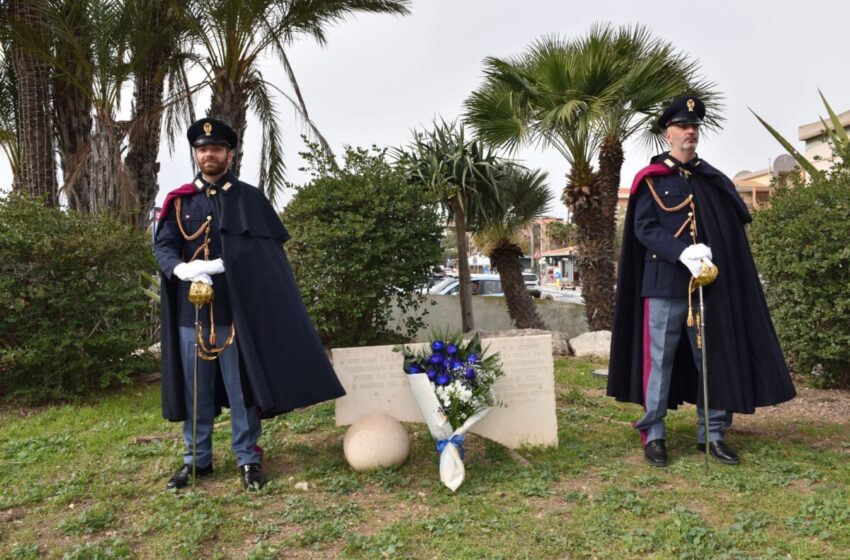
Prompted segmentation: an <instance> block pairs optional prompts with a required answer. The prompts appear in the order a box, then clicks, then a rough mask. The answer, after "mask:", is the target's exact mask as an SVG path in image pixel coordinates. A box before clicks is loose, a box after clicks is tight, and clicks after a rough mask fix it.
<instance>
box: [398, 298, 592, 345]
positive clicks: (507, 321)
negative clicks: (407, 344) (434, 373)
mask: <svg viewBox="0 0 850 560" xmlns="http://www.w3.org/2000/svg"><path fill="white" fill-rule="evenodd" d="M428 299H429V300H430V301H428V302H426V303H425V308H426V309H427V310H428V314H427V315H426V316H425V319H424V320H425V328H423V329H421V330H420V331H419V332H418V333H416V337H415V339H416V341H426V340H428V337H429V335H430V334H431V330H432V329H434V328H437V329H441V330H445V329H448V330H449V331H459V330H460V326H461V325H460V303H459V301H458V298H457V296H428ZM430 302H433V305H431V303H430ZM534 303H535V305H536V306H537V313H539V314H540V318H541V319H543V322H544V323H545V324H546V328H547V329H548V330H550V331H558V332H562V333H564V334H565V335H566V337H567V339H570V338H574V337H576V336H578V335H580V334H582V333H585V332H587V319H585V316H584V305H581V304H579V303H572V302H567V301H555V300H550V299H535V300H534ZM472 316H473V318H474V319H475V327H476V329H478V330H481V331H488V332H489V331H505V330H511V329H514V328H516V327H514V324H513V322H512V321H511V318H510V315H508V306H507V304H506V303H505V298H502V297H487V296H473V297H472ZM400 319H401V314H400V312H399V311H398V309H396V310H395V315H394V318H393V321H391V326H396V325H398V324H399V322H400Z"/></svg>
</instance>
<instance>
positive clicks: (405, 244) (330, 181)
mask: <svg viewBox="0 0 850 560" xmlns="http://www.w3.org/2000/svg"><path fill="white" fill-rule="evenodd" d="M302 156H304V157H305V159H306V160H307V162H308V164H309V166H310V170H311V171H312V175H313V180H312V181H311V182H310V183H309V184H307V185H304V186H302V187H297V192H296V194H295V197H294V198H293V199H292V200H291V201H290V202H289V204H288V205H287V206H286V208H285V209H284V211H283V221H284V223H285V224H286V226H287V228H289V231H290V233H291V234H292V240H291V241H289V243H287V245H286V247H287V251H288V252H289V255H290V258H291V259H292V264H293V269H294V271H295V276H296V278H297V280H298V287H299V289H300V290H301V295H302V296H303V297H304V302H305V303H306V305H307V308H308V310H309V312H310V315H311V316H312V318H313V321H314V322H315V323H316V327H317V329H318V331H319V335H320V336H321V338H322V341H323V342H324V343H325V344H326V345H328V346H361V345H366V344H373V343H376V342H391V341H396V340H398V338H400V337H401V336H405V335H409V336H412V334H413V333H414V332H415V331H416V330H418V329H419V328H420V327H421V324H422V320H421V315H422V313H419V314H418V315H417V313H416V312H417V311H420V312H421V311H422V309H421V306H422V303H423V302H424V297H422V296H421V295H420V294H418V293H417V289H418V288H420V287H421V286H422V285H424V284H425V282H426V281H427V278H428V274H429V271H430V270H431V268H432V267H433V266H434V265H436V264H437V261H438V259H439V257H440V235H441V227H440V225H439V224H440V219H439V216H438V214H437V207H436V204H435V202H434V200H433V199H432V198H430V195H429V194H428V193H427V192H426V191H425V190H424V189H423V188H422V187H420V186H418V185H413V184H409V183H408V182H407V180H406V178H405V176H404V175H403V174H402V172H401V171H400V170H398V169H396V168H395V167H394V166H392V165H391V164H390V163H388V162H387V158H386V150H379V149H377V148H373V149H372V150H371V151H368V150H365V149H362V148H348V149H347V150H346V153H345V156H344V165H343V168H342V169H337V168H336V166H335V165H334V163H333V160H331V159H329V158H328V157H327V156H325V155H323V154H322V153H321V151H320V150H319V149H318V148H317V147H316V146H314V145H313V146H311V152H309V153H305V154H302ZM393 305H397V306H399V307H400V308H401V309H402V310H404V311H405V314H406V315H409V316H410V319H408V320H407V322H406V324H405V325H404V328H403V330H404V333H395V335H394V334H393V333H392V332H391V331H390V328H389V326H388V323H389V318H390V312H391V309H392V306H393ZM411 312H412V313H411Z"/></svg>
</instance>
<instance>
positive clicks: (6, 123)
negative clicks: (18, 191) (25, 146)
mask: <svg viewBox="0 0 850 560" xmlns="http://www.w3.org/2000/svg"><path fill="white" fill-rule="evenodd" d="M17 106H18V84H17V83H16V81H15V73H14V72H13V71H12V64H11V60H10V54H9V42H8V41H7V40H5V38H4V39H2V40H0V149H2V150H3V153H4V154H6V159H7V160H8V161H9V167H10V168H11V170H12V177H13V179H12V181H13V182H14V181H15V180H16V179H15V177H17V175H18V169H19V168H20V145H19V144H18V124H17V116H16V114H15V109H16V108H17Z"/></svg>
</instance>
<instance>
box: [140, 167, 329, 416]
mask: <svg viewBox="0 0 850 560" xmlns="http://www.w3.org/2000/svg"><path fill="white" fill-rule="evenodd" d="M228 183H229V184H230V186H229V187H228V186H227V184H228ZM219 185H221V187H220V188H217V189H216V190H217V193H216V194H215V195H214V196H215V199H216V200H215V203H214V204H213V205H212V206H211V208H212V218H213V222H212V224H213V227H214V228H216V229H217V232H218V234H219V235H220V246H221V255H220V256H221V258H222V260H223V261H224V267H225V273H224V274H225V275H226V290H227V296H228V299H229V302H230V308H231V309H230V311H231V313H232V318H233V323H234V324H235V326H236V343H237V347H238V349H239V359H240V369H241V372H242V375H243V379H242V385H243V392H244V394H245V397H246V401H247V402H246V404H247V405H249V406H250V405H256V406H257V407H258V408H259V410H260V413H261V415H262V417H264V418H270V417H273V416H276V415H278V414H281V413H282V412H286V411H289V410H293V409H295V408H301V407H305V406H309V405H312V404H316V403H319V402H322V401H326V400H330V399H335V398H338V397H341V396H343V395H344V394H345V391H344V390H343V388H342V385H340V383H339V380H338V379H337V377H336V374H335V372H334V370H333V367H332V366H331V364H330V362H329V360H328V358H327V355H326V353H325V350H324V347H323V346H322V344H321V342H320V340H319V337H318V334H317V333H316V329H315V327H314V326H313V323H312V321H311V319H310V317H309V315H308V314H307V309H306V308H305V306H304V303H303V301H302V300H301V295H300V293H299V292H298V287H297V285H296V283H295V278H294V276H293V274H292V270H291V268H290V265H289V260H288V259H287V257H286V253H285V251H284V249H283V243H284V242H285V241H286V240H288V239H289V233H288V232H287V231H286V228H285V227H284V226H283V223H281V221H280V218H279V217H278V215H277V214H276V213H275V211H274V209H273V208H272V206H271V204H269V202H268V200H267V199H266V198H265V196H263V194H262V193H261V192H260V191H259V190H257V189H256V188H255V187H253V186H251V185H249V184H247V183H243V182H241V181H239V180H238V179H236V177H234V176H233V175H231V174H227V175H225V176H224V177H223V178H222V179H221V180H220V181H219ZM205 186H206V185H205V184H204V183H203V181H201V180H200V179H196V181H195V183H194V184H189V185H183V186H182V187H180V188H179V189H177V190H176V191H172V193H170V194H169V196H168V197H166V202H165V203H164V204H163V210H162V214H161V218H160V219H161V221H162V224H163V226H162V227H160V228H159V229H158V230H157V235H156V240H155V245H156V253H157V258H158V261H159V263H160V268H161V270H160V274H161V280H162V282H161V286H162V290H161V302H162V303H161V313H162V345H161V349H162V358H161V367H162V413H163V417H164V418H166V419H167V420H171V421H183V420H185V419H186V417H187V411H186V409H185V405H184V402H185V401H184V393H183V375H182V366H181V364H180V350H179V337H178V326H179V325H178V324H179V322H180V321H179V320H178V319H179V315H178V312H179V307H178V300H179V298H180V297H181V296H182V297H185V293H181V292H182V291H181V289H180V281H179V279H177V278H176V277H173V275H172V271H173V268H174V266H175V265H176V264H177V262H175V261H174V259H173V255H174V252H175V251H176V252H177V254H182V251H183V247H182V246H181V247H175V246H174V244H175V241H174V239H173V237H169V236H168V233H169V231H172V232H173V229H170V225H171V224H173V222H174V220H175V217H174V204H173V203H172V200H173V199H174V197H176V196H180V197H182V198H183V200H184V201H185V200H187V199H189V198H191V197H198V196H207V189H206V188H205ZM210 198H213V197H212V196H210ZM191 206H192V207H196V206H197V207H200V205H191ZM216 214H217V215H216ZM190 215H191V214H190ZM190 229H191V226H189V227H187V228H186V230H187V233H191V231H190ZM181 241H182V240H181ZM166 246H170V250H166ZM164 255H165V257H164ZM168 255H170V256H168ZM215 256H216V255H211V256H210V258H215ZM181 305H182V304H181ZM216 323H219V321H218V319H217V320H216ZM228 334H229V332H223V333H219V336H220V337H221V336H227V335H228ZM220 387H221V384H217V390H216V401H217V404H218V405H219V406H222V405H224V406H226V398H227V396H226V393H225V391H223V390H218V389H219V388H220Z"/></svg>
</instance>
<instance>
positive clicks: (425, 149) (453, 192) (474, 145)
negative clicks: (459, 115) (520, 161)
mask: <svg viewBox="0 0 850 560" xmlns="http://www.w3.org/2000/svg"><path fill="white" fill-rule="evenodd" d="M399 161H400V163H401V165H403V166H404V167H405V168H406V170H407V173H408V174H409V175H410V178H411V180H412V181H416V182H419V183H421V184H423V185H425V186H426V187H428V188H430V189H431V190H433V191H434V193H435V195H436V196H437V199H438V200H439V201H440V202H441V204H442V206H443V209H444V211H445V212H446V216H447V220H448V222H449V223H451V222H452V221H453V222H454V224H455V233H456V235H457V258H458V276H459V280H460V282H459V283H460V315H461V325H462V327H461V328H462V329H463V332H469V331H471V330H473V329H474V328H475V320H474V318H473V316H472V293H471V291H470V288H471V286H470V273H469V260H468V252H469V251H468V245H467V239H466V234H467V227H468V226H469V225H473V229H474V227H475V226H477V223H478V219H479V215H480V214H483V213H485V212H487V211H488V210H491V209H492V207H493V206H495V205H498V204H499V195H498V192H497V191H496V190H495V186H494V185H495V183H496V181H497V178H498V175H499V173H501V168H502V167H503V164H502V163H501V162H500V160H499V159H498V158H497V157H496V155H495V154H494V153H493V152H492V151H490V150H487V149H485V148H483V147H482V146H481V145H480V143H479V142H476V141H469V140H467V138H466V133H465V131H464V129H463V126H458V125H457V123H454V122H452V123H446V122H445V121H441V123H439V124H438V123H434V128H433V129H432V130H429V131H427V132H424V133H422V132H414V135H413V142H412V143H411V145H410V146H409V148H408V150H407V151H406V152H405V151H400V152H399Z"/></svg>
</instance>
